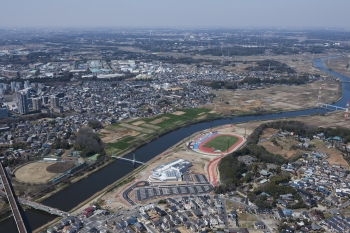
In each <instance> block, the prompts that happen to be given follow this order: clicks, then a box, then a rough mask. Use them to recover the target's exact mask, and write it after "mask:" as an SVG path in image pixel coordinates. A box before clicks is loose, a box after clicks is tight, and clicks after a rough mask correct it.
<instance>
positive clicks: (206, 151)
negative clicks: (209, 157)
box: [198, 134, 243, 155]
mask: <svg viewBox="0 0 350 233" xmlns="http://www.w3.org/2000/svg"><path fill="white" fill-rule="evenodd" d="M218 136H234V137H237V138H238V141H237V142H236V143H235V144H233V145H232V146H231V147H230V148H229V150H228V152H231V151H233V150H234V149H235V148H236V147H237V146H238V145H240V144H241V143H242V142H243V138H242V137H240V136H237V135H235V134H214V135H213V136H212V137H210V138H208V139H206V140H205V141H203V142H201V143H200V144H199V145H198V150H200V151H202V152H205V153H207V154H213V155H219V154H223V153H226V151H221V152H213V149H212V148H208V147H205V146H204V145H205V144H206V143H207V142H209V141H211V140H213V139H214V138H216V137H218Z"/></svg>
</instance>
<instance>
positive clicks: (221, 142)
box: [204, 135, 238, 151]
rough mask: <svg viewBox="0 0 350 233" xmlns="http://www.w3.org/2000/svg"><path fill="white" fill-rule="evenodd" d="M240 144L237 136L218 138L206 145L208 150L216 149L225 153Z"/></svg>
mask: <svg viewBox="0 0 350 233" xmlns="http://www.w3.org/2000/svg"><path fill="white" fill-rule="evenodd" d="M236 142H238V138H237V137H235V136H229V135H224V136H217V137H215V138H213V139H212V140H210V141H209V142H207V143H205V144H204V147H206V148H215V150H220V151H225V150H227V149H228V148H230V147H231V146H233V145H234V144H235V143H236Z"/></svg>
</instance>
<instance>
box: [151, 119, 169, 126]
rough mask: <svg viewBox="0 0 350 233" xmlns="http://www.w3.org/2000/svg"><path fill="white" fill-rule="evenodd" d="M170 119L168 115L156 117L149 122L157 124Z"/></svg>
mask: <svg viewBox="0 0 350 233" xmlns="http://www.w3.org/2000/svg"><path fill="white" fill-rule="evenodd" d="M168 119H169V118H168V117H161V118H158V119H155V120H153V121H150V122H149V123H150V124H152V125H156V124H158V123H160V122H162V121H165V120H168Z"/></svg>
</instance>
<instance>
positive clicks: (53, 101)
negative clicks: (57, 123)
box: [50, 95, 59, 108]
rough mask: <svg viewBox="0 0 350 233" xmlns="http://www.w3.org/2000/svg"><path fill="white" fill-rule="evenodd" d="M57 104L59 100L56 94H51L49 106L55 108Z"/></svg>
mask: <svg viewBox="0 0 350 233" xmlns="http://www.w3.org/2000/svg"><path fill="white" fill-rule="evenodd" d="M58 106H59V100H58V98H57V97H56V96H54V95H52V96H50V107H51V108H55V107H58Z"/></svg>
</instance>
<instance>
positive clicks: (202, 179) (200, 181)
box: [192, 174, 209, 184]
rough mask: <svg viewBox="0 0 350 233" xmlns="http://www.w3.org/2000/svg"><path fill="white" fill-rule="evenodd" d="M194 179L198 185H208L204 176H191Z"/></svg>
mask: <svg viewBox="0 0 350 233" xmlns="http://www.w3.org/2000/svg"><path fill="white" fill-rule="evenodd" d="M192 176H193V178H194V181H195V182H196V183H198V184H206V183H209V181H208V179H207V177H206V176H205V175H202V174H193V175H192Z"/></svg>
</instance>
